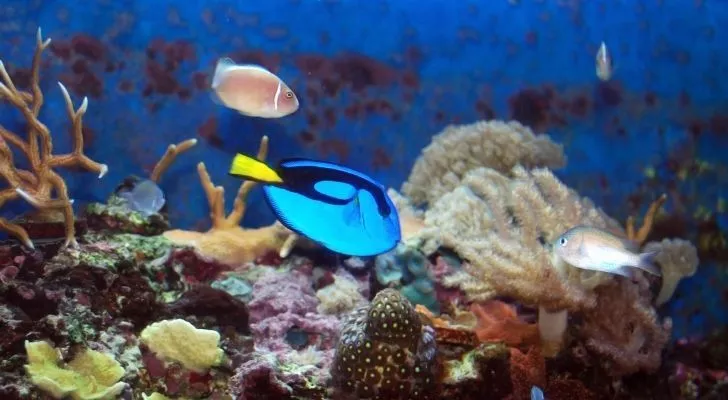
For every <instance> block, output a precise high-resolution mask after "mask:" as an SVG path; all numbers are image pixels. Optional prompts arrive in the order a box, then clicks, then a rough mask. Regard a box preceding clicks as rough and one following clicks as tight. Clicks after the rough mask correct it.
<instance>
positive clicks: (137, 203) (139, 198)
mask: <svg viewBox="0 0 728 400" xmlns="http://www.w3.org/2000/svg"><path fill="white" fill-rule="evenodd" d="M119 197H121V198H122V199H124V200H126V203H127V205H128V206H129V208H130V209H131V210H133V211H136V212H138V213H140V214H142V215H143V216H144V217H149V216H150V215H153V214H156V213H158V212H159V210H161V209H162V207H164V203H165V199H164V193H163V192H162V189H160V188H159V186H157V184H156V183H154V182H153V181H151V180H149V179H145V180H143V181H141V182H139V183H137V184H136V185H135V186H134V188H133V189H131V190H129V191H127V192H121V193H119Z"/></svg>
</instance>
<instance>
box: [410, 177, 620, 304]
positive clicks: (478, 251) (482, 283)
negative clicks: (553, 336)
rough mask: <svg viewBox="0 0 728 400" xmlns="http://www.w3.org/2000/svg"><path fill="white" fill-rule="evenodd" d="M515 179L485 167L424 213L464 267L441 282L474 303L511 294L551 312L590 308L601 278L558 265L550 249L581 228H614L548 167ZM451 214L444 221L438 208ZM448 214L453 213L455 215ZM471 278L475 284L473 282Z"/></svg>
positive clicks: (617, 228)
mask: <svg viewBox="0 0 728 400" xmlns="http://www.w3.org/2000/svg"><path fill="white" fill-rule="evenodd" d="M511 174H512V175H513V176H514V178H513V179H511V178H508V177H507V176H505V175H503V174H501V173H499V172H497V171H495V170H492V169H488V168H479V169H476V170H473V171H471V172H470V173H468V174H467V175H466V176H465V177H464V179H463V186H462V187H461V188H458V189H456V191H454V192H453V193H450V194H449V195H447V196H444V197H443V198H442V199H441V202H447V203H448V204H450V205H448V204H437V203H436V204H435V206H434V207H433V208H432V209H430V210H428V211H427V213H426V217H425V221H426V224H427V226H428V227H430V228H431V229H430V230H427V231H426V232H424V233H423V234H425V235H428V234H429V235H435V236H437V237H438V241H439V242H440V243H441V244H442V245H444V246H445V247H450V248H452V249H453V250H455V251H456V252H457V253H458V254H459V255H460V256H461V257H463V258H464V259H465V260H467V261H468V262H467V263H466V264H465V270H466V272H467V273H461V274H457V275H455V276H452V277H450V278H448V279H447V280H446V283H447V284H450V285H457V286H460V287H461V288H462V289H464V290H465V291H466V293H468V294H469V295H470V297H471V298H473V299H477V300H489V299H491V298H493V297H495V296H511V297H514V298H517V299H519V301H521V302H523V303H524V304H528V305H534V306H537V305H538V306H541V307H544V308H547V309H551V310H559V309H568V310H573V311H576V310H580V309H582V308H583V307H585V306H590V305H593V304H594V302H595V298H594V296H593V294H592V293H591V290H590V289H591V288H592V287H594V286H596V285H598V284H599V283H600V282H602V281H603V280H604V279H606V278H605V276H606V275H605V274H601V273H592V272H590V271H582V270H577V269H574V268H567V267H566V266H565V265H563V264H562V263H559V262H557V263H555V262H554V260H553V257H552V254H551V251H550V243H551V242H552V241H553V240H555V239H556V237H558V235H560V234H561V233H563V232H564V231H566V230H567V229H569V228H570V227H572V226H574V225H578V224H587V225H591V226H596V227H600V228H604V229H607V230H609V231H612V232H615V233H619V232H620V231H621V227H620V226H619V224H618V223H617V222H616V221H614V220H612V219H611V218H609V217H608V216H607V215H606V214H604V213H603V212H602V211H601V210H600V209H598V208H596V207H595V206H594V205H593V204H592V203H591V201H589V200H588V199H586V198H582V197H580V196H579V195H578V194H576V193H575V192H574V191H572V190H571V189H569V188H568V187H567V186H565V185H564V184H563V183H561V182H560V181H559V180H558V179H557V178H556V177H555V176H554V175H553V174H552V173H551V171H549V170H547V169H535V170H533V171H530V172H529V171H526V170H525V169H524V168H522V167H516V168H514V169H513V171H512V172H511ZM445 209H447V210H449V212H445V213H444V216H443V213H442V212H441V211H440V210H445ZM452 214H458V215H459V216H458V217H455V216H454V215H452ZM472 277H475V278H476V279H472Z"/></svg>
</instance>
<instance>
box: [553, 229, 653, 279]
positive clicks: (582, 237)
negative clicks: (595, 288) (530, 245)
mask: <svg viewBox="0 0 728 400" xmlns="http://www.w3.org/2000/svg"><path fill="white" fill-rule="evenodd" d="M553 251H554V253H555V254H556V255H558V256H559V257H561V258H562V259H563V260H564V261H566V262H567V263H569V264H570V265H572V266H574V267H577V268H581V269H588V270H592V271H601V272H608V273H610V274H617V275H622V276H625V277H628V278H630V279H631V278H632V269H631V268H639V269H641V270H643V271H646V272H649V273H650V274H653V275H658V276H659V275H660V270H659V269H658V268H657V267H656V266H655V264H654V263H653V257H654V256H655V255H656V254H657V252H649V253H641V254H640V253H638V251H637V245H636V244H635V243H633V242H632V241H630V240H627V239H622V238H619V237H617V236H615V235H612V234H611V233H608V232H605V231H603V230H600V229H597V228H593V227H588V226H576V227H574V228H571V229H569V230H568V231H566V232H565V233H564V234H562V235H561V236H559V238H557V239H556V242H555V243H554V244H553Z"/></svg>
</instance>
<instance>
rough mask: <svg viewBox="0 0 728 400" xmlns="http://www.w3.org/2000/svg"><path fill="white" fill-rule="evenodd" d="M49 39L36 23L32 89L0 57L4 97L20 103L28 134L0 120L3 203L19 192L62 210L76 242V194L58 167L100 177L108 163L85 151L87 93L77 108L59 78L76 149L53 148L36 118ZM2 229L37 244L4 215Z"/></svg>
mask: <svg viewBox="0 0 728 400" xmlns="http://www.w3.org/2000/svg"><path fill="white" fill-rule="evenodd" d="M50 42H51V40H50V39H47V40H45V41H44V40H43V37H42V35H41V30H40V29H38V32H37V36H36V48H35V53H34V55H33V62H32V66H31V79H30V92H26V91H23V90H20V89H18V88H17V87H16V86H15V83H14V82H13V80H12V79H11V78H10V75H9V74H8V72H7V70H6V69H5V66H4V65H3V63H2V62H0V78H1V79H2V83H0V99H3V100H5V101H7V102H8V103H10V104H11V105H12V106H13V107H15V108H17V109H18V111H20V113H21V114H22V116H23V118H24V119H25V121H26V123H27V125H28V128H27V129H28V130H27V138H26V140H24V139H22V138H21V137H20V136H18V135H17V134H16V133H13V132H11V131H9V130H7V129H5V128H4V127H2V126H0V176H2V178H3V179H5V181H6V182H7V183H8V187H7V188H5V189H2V190H0V206H2V205H3V204H5V203H6V202H8V201H10V200H14V199H17V198H18V197H21V198H23V199H24V200H25V201H27V202H28V203H30V204H31V205H32V206H34V207H35V208H37V209H38V210H39V212H40V214H41V215H51V214H53V213H55V212H60V213H61V214H62V215H63V220H64V222H65V227H66V240H65V243H64V246H73V247H75V246H77V242H76V237H75V234H76V232H75V227H74V215H73V207H72V204H73V200H71V199H70V198H69V197H68V188H67V186H66V183H65V181H64V180H63V178H62V177H61V176H60V175H59V174H58V173H57V172H56V171H55V170H54V169H55V168H57V167H66V168H73V167H76V168H81V169H84V170H87V171H92V172H95V173H97V174H98V176H99V178H101V177H103V176H104V175H105V174H106V172H107V170H108V167H107V166H106V165H105V164H99V163H97V162H95V161H93V160H91V159H90V158H88V157H87V156H86V155H85V154H84V153H83V146H84V142H83V116H84V114H85V113H86V109H87V107H88V99H87V98H85V97H84V99H83V101H82V102H81V106H80V107H79V108H78V109H74V106H73V102H72V101H71V97H70V95H69V94H68V91H67V90H66V88H65V86H63V84H62V83H60V82H58V86H59V87H60V88H61V92H62V94H63V99H64V100H65V102H66V112H67V113H68V116H69V118H70V119H71V123H72V126H71V133H72V135H73V150H72V151H71V152H70V153H68V154H53V141H52V138H51V133H50V130H49V129H48V127H47V126H46V125H45V124H43V123H42V122H41V121H40V120H38V115H39V114H40V110H41V107H42V106H43V100H44V98H43V92H42V91H41V88H40V76H39V70H40V63H41V56H42V53H43V51H44V50H45V49H46V47H48V45H49V44H50ZM9 144H10V145H13V146H14V147H15V148H16V149H17V151H19V152H20V153H22V154H23V155H24V156H25V157H26V158H27V160H28V164H29V168H28V169H27V170H24V169H20V168H18V167H17V166H16V164H15V161H14V159H13V152H12V151H11V150H10V147H9V146H8V145H9ZM54 194H55V197H54ZM0 229H2V230H4V231H7V232H8V233H10V234H12V235H13V236H15V237H16V238H18V239H19V240H20V241H21V242H22V243H23V244H24V245H25V246H27V247H30V248H33V243H32V241H31V240H30V237H29V236H28V233H27V232H26V231H25V229H23V227H21V226H19V225H16V224H13V223H12V222H10V221H7V220H5V219H3V218H0Z"/></svg>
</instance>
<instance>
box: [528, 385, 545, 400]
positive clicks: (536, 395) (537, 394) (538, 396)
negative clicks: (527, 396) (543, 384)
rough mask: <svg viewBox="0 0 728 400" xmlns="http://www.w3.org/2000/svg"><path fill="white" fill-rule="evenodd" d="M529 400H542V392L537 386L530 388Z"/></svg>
mask: <svg viewBox="0 0 728 400" xmlns="http://www.w3.org/2000/svg"><path fill="white" fill-rule="evenodd" d="M531 400H544V397H543V390H541V388H540V387H538V386H531Z"/></svg>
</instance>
